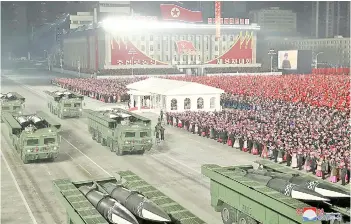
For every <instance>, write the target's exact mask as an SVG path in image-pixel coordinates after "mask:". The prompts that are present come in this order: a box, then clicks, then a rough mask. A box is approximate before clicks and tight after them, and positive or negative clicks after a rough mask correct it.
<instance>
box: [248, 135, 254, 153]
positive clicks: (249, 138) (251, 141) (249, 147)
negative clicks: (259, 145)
mask: <svg viewBox="0 0 351 224" xmlns="http://www.w3.org/2000/svg"><path fill="white" fill-rule="evenodd" d="M247 148H248V151H249V153H251V151H252V148H253V139H252V136H248V139H247Z"/></svg>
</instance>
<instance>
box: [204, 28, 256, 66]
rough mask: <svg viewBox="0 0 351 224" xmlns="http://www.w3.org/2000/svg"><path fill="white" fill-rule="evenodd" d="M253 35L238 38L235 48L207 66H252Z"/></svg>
mask: <svg viewBox="0 0 351 224" xmlns="http://www.w3.org/2000/svg"><path fill="white" fill-rule="evenodd" d="M252 35H253V34H252V33H251V34H249V33H247V34H246V35H245V36H244V37H243V36H242V35H241V34H240V35H238V36H237V39H236V40H235V42H234V44H233V46H232V47H231V48H230V49H229V50H228V51H227V52H226V53H224V54H223V55H222V56H220V57H218V58H215V59H213V60H211V61H209V62H206V64H251V63H252Z"/></svg>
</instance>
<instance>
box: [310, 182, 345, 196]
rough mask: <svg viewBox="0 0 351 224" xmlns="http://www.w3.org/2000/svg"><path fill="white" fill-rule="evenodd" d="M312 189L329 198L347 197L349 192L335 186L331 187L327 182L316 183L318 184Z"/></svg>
mask: <svg viewBox="0 0 351 224" xmlns="http://www.w3.org/2000/svg"><path fill="white" fill-rule="evenodd" d="M314 191H315V192H317V193H319V194H321V195H323V196H324V197H329V198H349V197H350V193H348V192H347V191H344V190H342V189H339V188H337V187H333V186H330V185H327V184H323V183H318V185H317V186H316V187H315V188H314Z"/></svg>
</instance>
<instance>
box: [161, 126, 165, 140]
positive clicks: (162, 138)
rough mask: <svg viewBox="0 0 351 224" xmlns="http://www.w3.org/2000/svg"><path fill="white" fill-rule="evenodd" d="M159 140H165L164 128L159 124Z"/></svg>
mask: <svg viewBox="0 0 351 224" xmlns="http://www.w3.org/2000/svg"><path fill="white" fill-rule="evenodd" d="M160 135H161V141H164V140H165V128H164V127H162V126H160Z"/></svg>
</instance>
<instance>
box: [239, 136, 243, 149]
mask: <svg viewBox="0 0 351 224" xmlns="http://www.w3.org/2000/svg"><path fill="white" fill-rule="evenodd" d="M239 147H240V151H241V150H243V147H244V138H243V136H242V135H241V136H240V137H239Z"/></svg>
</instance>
